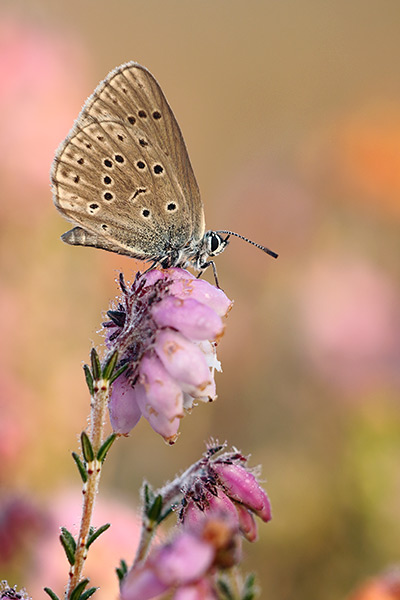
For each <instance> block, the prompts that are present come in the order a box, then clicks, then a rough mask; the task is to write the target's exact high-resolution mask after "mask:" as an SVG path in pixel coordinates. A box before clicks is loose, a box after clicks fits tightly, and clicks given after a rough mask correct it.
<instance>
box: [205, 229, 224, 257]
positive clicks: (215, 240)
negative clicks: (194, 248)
mask: <svg viewBox="0 0 400 600" xmlns="http://www.w3.org/2000/svg"><path fill="white" fill-rule="evenodd" d="M221 242H222V240H221V237H220V236H219V235H217V234H216V233H213V232H212V233H211V235H210V236H209V238H208V246H209V253H210V255H213V254H215V253H216V252H217V251H218V250H219V248H220V245H221ZM218 254H219V253H218Z"/></svg>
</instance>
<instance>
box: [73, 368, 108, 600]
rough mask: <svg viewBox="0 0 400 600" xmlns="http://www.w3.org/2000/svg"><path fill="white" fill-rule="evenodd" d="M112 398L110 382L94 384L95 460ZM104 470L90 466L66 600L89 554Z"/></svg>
mask: <svg viewBox="0 0 400 600" xmlns="http://www.w3.org/2000/svg"><path fill="white" fill-rule="evenodd" d="M109 395H110V385H109V381H108V380H103V379H100V380H98V381H94V389H93V396H92V398H91V414H90V441H91V443H92V447H93V450H94V456H95V457H96V456H97V453H98V451H99V449H100V447H101V445H102V443H103V441H104V425H105V416H106V411H107V406H108V400H109ZM101 467H102V463H101V462H99V461H98V460H96V458H95V459H94V460H93V461H92V462H90V463H88V465H87V472H88V480H87V482H86V483H85V484H84V485H83V488H82V495H83V506H82V517H81V526H80V530H79V536H78V539H77V543H76V552H75V563H74V565H73V566H72V567H71V569H70V573H69V576H70V579H69V583H68V587H67V591H66V593H65V599H66V600H68V599H69V598H70V596H71V593H72V591H73V590H74V589H75V587H76V586H77V585H78V583H79V582H80V581H81V576H82V570H83V566H84V564H85V560H86V555H87V548H86V544H87V541H88V536H89V530H90V524H91V520H92V514H93V509H94V503H95V499H96V495H97V491H98V487H99V482H100V476H101Z"/></svg>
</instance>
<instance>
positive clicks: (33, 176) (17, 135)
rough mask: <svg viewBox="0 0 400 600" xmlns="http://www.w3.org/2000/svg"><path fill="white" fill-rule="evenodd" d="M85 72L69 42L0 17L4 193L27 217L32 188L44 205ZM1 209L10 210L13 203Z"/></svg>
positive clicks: (80, 53) (81, 56) (75, 45)
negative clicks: (13, 198)
mask: <svg viewBox="0 0 400 600" xmlns="http://www.w3.org/2000/svg"><path fill="white" fill-rule="evenodd" d="M87 71H88V68H87V61H86V53H85V51H84V48H83V47H82V44H81V43H80V42H78V41H77V40H76V39H74V38H73V37H71V38H69V39H68V37H67V35H64V34H63V33H62V32H60V31H59V30H58V31H52V30H51V29H50V26H48V27H46V26H45V25H35V24H34V23H33V22H32V21H26V22H25V21H23V20H21V19H19V18H17V17H14V16H13V15H12V14H9V13H5V14H3V15H0V79H1V81H2V92H1V95H0V129H1V137H0V169H1V174H2V182H3V186H4V187H5V190H4V191H5V192H6V193H7V194H8V195H10V194H12V193H14V194H15V195H16V198H18V202H19V203H23V206H24V210H28V211H29V214H30V215H31V214H34V213H36V212H37V209H38V206H40V204H39V205H38V198H35V201H34V202H33V201H32V194H33V193H35V191H36V190H35V188H36V187H38V186H39V187H42V188H44V189H43V190H41V194H40V197H41V198H42V200H41V203H42V204H41V205H46V206H48V205H49V194H48V185H49V183H48V182H49V170H50V165H51V162H52V160H53V155H54V151H55V149H56V147H57V146H58V144H59V143H60V142H61V140H62V139H63V138H64V137H65V136H66V135H67V133H68V131H69V129H70V128H71V126H72V124H73V120H74V118H75V116H76V115H77V113H78V111H79V108H80V106H81V104H82V102H83V100H84V99H85V97H86V96H87V93H88V91H89V88H88V84H87ZM89 87H90V84H89ZM32 186H33V188H32ZM4 191H3V193H4ZM8 200H9V199H8ZM5 204H6V205H8V206H9V207H10V210H11V209H12V210H14V211H15V206H13V204H14V202H9V201H8V202H7V203H5ZM3 210H4V208H3Z"/></svg>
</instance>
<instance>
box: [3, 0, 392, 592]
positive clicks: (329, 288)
mask: <svg viewBox="0 0 400 600" xmlns="http://www.w3.org/2000/svg"><path fill="white" fill-rule="evenodd" d="M399 59H400V4H399V2H398V0H369V1H368V2H365V1H362V0H353V1H352V2H348V1H347V2H346V1H344V0H337V1H335V2H326V1H323V0H320V1H317V0H303V1H302V2H298V1H297V2H296V1H294V0H286V1H280V2H278V1H276V0H264V1H262V0H214V1H211V0H185V1H184V0H157V1H156V0H145V1H142V2H139V1H138V0H117V1H115V2H109V1H108V2H106V1H104V0H96V1H94V0H86V1H85V2H81V1H79V2H78V1H76V0H68V1H59V2H54V1H51V0H48V1H39V0H38V1H36V2H35V1H34V0H26V1H25V2H19V1H18V0H14V1H13V2H5V1H4V0H3V2H2V3H1V6H0V80H1V91H0V187H1V200H0V235H1V238H0V247H1V259H0V270H1V271H0V281H1V283H0V320H1V330H0V331H1V338H2V341H1V344H0V411H1V413H0V414H1V417H0V486H1V493H0V579H2V578H8V580H9V583H10V584H12V585H13V584H17V585H18V586H23V585H26V586H27V587H28V590H29V591H30V593H31V594H33V595H34V597H35V598H42V597H43V598H44V597H45V594H44V592H41V591H40V590H41V588H42V587H43V586H44V585H53V584H54V585H55V586H56V591H57V592H58V593H59V594H61V593H62V586H63V585H64V583H66V578H67V565H66V561H65V560H64V558H63V557H62V551H61V549H60V548H59V547H58V542H57V535H58V527H59V526H60V525H61V524H70V525H71V526H72V525H73V524H74V523H77V521H78V515H79V502H80V500H79V499H80V491H79V482H78V475H77V473H76V470H75V467H74V464H73V461H72V460H71V458H70V452H71V451H73V450H77V448H78V434H79V432H80V431H81V430H82V428H84V427H85V426H86V418H87V414H88V412H89V398H88V394H87V390H86V388H85V383H84V377H83V373H82V364H83V363H84V362H86V361H87V360H88V357H89V352H90V349H91V346H92V344H93V343H94V344H96V345H98V344H101V343H102V338H101V337H100V336H98V334H97V333H96V332H97V331H98V330H99V328H100V324H101V322H102V319H103V317H104V311H105V310H107V308H108V306H109V303H110V302H111V301H112V300H113V299H114V297H115V295H116V293H117V288H116V284H115V277H116V276H117V274H118V272H119V270H123V272H124V273H125V276H126V278H127V279H132V277H133V276H134V273H135V270H136V269H137V268H139V265H138V264H135V263H134V262H133V261H131V260H129V259H126V258H121V257H119V256H115V255H112V254H108V253H106V252H103V251H97V250H92V249H86V248H73V247H68V246H67V245H64V244H62V243H61V242H60V239H59V237H60V235H61V234H62V233H63V232H64V231H65V230H66V229H67V228H68V223H66V222H65V221H63V219H62V217H61V216H60V215H59V214H57V212H56V210H55V208H54V207H53V204H52V199H51V193H50V188H49V175H48V173H49V169H50V164H51V161H52V157H53V155H54V151H55V149H56V147H57V146H58V144H59V143H60V142H61V140H62V139H63V138H64V137H65V136H66V134H67V133H68V131H69V129H70V128H71V126H72V124H73V121H74V119H75V118H76V116H77V115H78V112H79V110H80V108H81V105H82V103H83V102H84V100H85V99H86V97H87V96H88V95H89V94H90V93H91V92H92V91H93V89H94V87H95V86H96V84H97V83H98V82H99V80H100V79H102V78H103V77H105V75H106V74H107V72H108V71H109V70H111V69H112V68H113V67H115V66H117V65H118V64H121V63H123V62H126V61H128V60H136V61H138V62H140V63H142V64H144V65H145V66H147V67H148V68H149V69H150V70H151V72H152V73H153V74H154V75H155V76H156V78H157V79H158V81H159V82H160V84H161V86H162V88H163V90H164V92H165V94H166V96H167V98H168V100H169V102H170V103H171V105H172V108H173V110H174V112H175V115H176V117H177V119H178V122H179V124H180V126H181V128H182V131H183V134H184V137H185V140H186V143H187V146H188V149H189V153H190V157H191V161H192V164H193V167H194V170H195V173H196V176H197V179H198V182H199V185H200V189H201V191H202V197H203V201H204V205H205V213H206V219H207V225H208V227H210V228H216V229H219V228H220V229H225V228H226V229H229V228H230V229H233V230H234V231H238V232H240V233H242V234H244V235H246V236H249V237H250V238H252V239H254V240H255V241H258V242H260V243H264V244H267V245H268V246H269V247H271V248H272V249H274V250H276V251H277V252H279V254H280V256H279V259H278V260H277V261H274V260H273V259H271V258H269V257H267V256H265V255H264V254H262V253H261V252H258V251H257V250H256V249H254V248H252V247H251V246H248V245H247V244H244V243H242V242H240V241H239V240H232V243H231V245H230V247H229V248H228V250H227V251H226V252H225V253H224V254H223V255H222V256H221V257H220V258H219V259H218V273H219V278H220V281H221V282H222V286H223V288H224V290H225V291H226V293H227V294H228V295H229V296H230V297H231V298H233V299H234V300H235V306H234V309H233V310H232V311H231V313H230V315H229V320H228V327H227V330H226V334H225V336H224V338H223V340H222V342H221V344H220V347H219V358H220V359H221V360H222V364H223V369H224V372H223V374H222V375H219V376H218V379H217V388H218V393H219V398H218V400H217V402H216V403H214V404H212V405H206V406H203V405H202V406H199V407H198V408H196V409H195V410H194V411H193V413H192V414H191V415H190V416H188V417H186V418H185V419H184V420H183V422H182V425H181V436H180V438H179V440H178V442H177V444H176V445H175V446H174V447H167V446H166V445H165V444H164V442H163V441H162V439H161V438H160V437H159V436H157V435H156V434H155V433H154V432H153V431H152V430H151V429H150V427H149V426H148V424H147V422H141V423H139V425H138V427H137V428H136V429H135V430H134V432H133V433H132V435H131V436H130V438H129V439H123V440H120V441H119V442H118V444H116V446H115V448H114V449H113V451H112V452H111V454H110V456H109V458H108V460H107V463H106V468H105V473H104V478H103V480H102V484H101V494H100V501H99V503H98V510H97V514H96V524H101V523H103V522H105V521H108V520H111V521H112V522H113V524H114V525H113V529H112V530H111V531H110V532H107V533H106V534H104V538H102V539H101V540H100V541H98V542H97V545H98V549H97V550H96V552H97V553H98V554H97V558H95V559H94V561H93V560H92V566H91V567H90V565H89V567H90V569H92V570H91V571H90V573H91V576H92V584H93V585H100V586H101V590H100V591H99V592H98V595H96V596H95V597H97V598H98V599H99V600H105V599H107V600H108V599H110V598H115V597H116V595H117V585H116V578H115V577H114V573H113V568H114V565H116V563H117V561H118V559H119V557H121V556H124V557H125V558H126V559H127V560H128V561H129V560H130V559H131V558H132V556H133V554H134V551H135V544H136V541H137V532H136V529H137V525H136V522H135V518H134V510H135V507H136V506H137V505H138V502H139V495H138V489H139V487H140V484H141V481H142V479H143V477H146V478H147V479H148V480H149V481H150V482H151V483H152V484H153V485H155V486H158V485H161V483H162V482H163V481H165V480H167V479H170V478H172V477H173V475H174V474H175V473H176V472H177V471H179V470H180V469H184V468H185V467H186V466H187V465H188V464H190V463H191V462H192V461H193V460H196V459H197V458H198V457H199V455H200V454H201V453H202V452H203V449H204V441H205V440H207V439H209V438H210V436H213V437H214V438H218V439H219V440H220V441H224V440H227V441H228V443H230V444H232V445H235V446H236V447H238V448H240V449H241V450H242V451H243V452H244V453H246V454H247V453H249V454H251V464H253V465H255V464H262V466H263V477H264V478H265V480H266V483H265V487H266V489H267V491H268V493H269V495H270V498H271V502H272V506H273V520H272V522H271V523H269V524H267V525H265V524H260V539H259V541H258V543H256V544H253V545H250V544H246V545H245V548H244V551H245V561H244V565H243V568H244V569H245V570H248V571H250V570H255V571H256V573H257V574H258V578H259V583H260V585H261V586H262V589H263V593H262V595H261V597H262V598H270V599H272V598H274V599H279V600H294V599H296V600H303V599H304V600H306V599H307V600H308V599H309V598H318V599H321V600H333V599H337V598H343V599H344V598H347V597H349V595H350V594H351V593H352V592H353V591H354V589H356V588H357V586H359V585H360V584H361V583H362V582H363V581H364V580H365V579H366V578H368V577H370V576H372V575H375V574H377V573H379V572H381V571H382V570H384V569H386V568H388V567H390V566H392V565H394V564H396V563H397V562H398V561H399V536H400V508H399V507H400V467H399V465H400V411H399V390H400V371H399V366H400V303H399V298H400V291H399V267H400V254H399V250H400V240H399V222H400V197H399V193H400V103H399V101H400V75H399ZM208 278H209V279H210V276H208ZM106 536H108V537H106ZM60 569H61V570H60ZM90 569H89V570H90ZM60 572H61V575H60V574H59V573H60ZM57 586H58V587H57Z"/></svg>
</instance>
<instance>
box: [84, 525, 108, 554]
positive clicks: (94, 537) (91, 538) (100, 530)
mask: <svg viewBox="0 0 400 600" xmlns="http://www.w3.org/2000/svg"><path fill="white" fill-rule="evenodd" d="M109 527H111V524H110V523H106V524H105V525H102V526H101V527H98V528H97V529H96V530H95V531H93V533H92V534H91V535H90V536H89V538H88V541H87V542H86V548H89V546H90V545H91V544H93V542H94V541H95V540H97V538H98V537H99V535H101V534H102V533H104V532H105V531H107V529H108V528H109Z"/></svg>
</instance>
